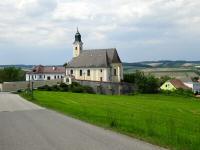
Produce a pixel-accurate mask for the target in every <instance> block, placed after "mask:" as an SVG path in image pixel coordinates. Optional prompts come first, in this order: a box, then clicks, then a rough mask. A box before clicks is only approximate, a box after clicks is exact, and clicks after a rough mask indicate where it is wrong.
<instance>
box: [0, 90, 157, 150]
mask: <svg viewBox="0 0 200 150" xmlns="http://www.w3.org/2000/svg"><path fill="white" fill-rule="evenodd" d="M158 149H161V148H159V147H156V146H153V145H151V144H148V143H145V142H142V141H139V140H135V139H132V138H129V137H127V136H124V135H121V134H117V133H114V132H112V131H108V130H104V129H102V128H99V127H95V126H93V125H90V124H87V123H84V122H81V121H79V120H76V119H72V118H70V117H66V116H64V115H61V114H58V113H56V112H54V111H50V110H47V109H44V108H41V107H39V106H36V105H34V104H32V103H30V102H27V101H25V100H23V99H22V98H20V97H19V96H18V95H13V94H9V93H0V150H158Z"/></svg>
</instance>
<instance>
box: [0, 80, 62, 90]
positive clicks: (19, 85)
mask: <svg viewBox="0 0 200 150" xmlns="http://www.w3.org/2000/svg"><path fill="white" fill-rule="evenodd" d="M61 82H62V80H48V81H33V88H38V87H40V86H44V85H49V86H52V85H56V84H59V83H61ZM30 86H32V82H29V81H20V82H4V83H2V84H0V91H1V92H16V91H18V90H25V89H27V88H29V87H30Z"/></svg>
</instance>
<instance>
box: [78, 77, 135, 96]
mask: <svg viewBox="0 0 200 150" xmlns="http://www.w3.org/2000/svg"><path fill="white" fill-rule="evenodd" d="M76 82H78V83H80V84H81V85H87V86H90V87H92V88H93V90H94V91H95V93H98V94H108V95H121V94H130V93H132V92H133V91H134V90H135V87H134V86H133V85H132V84H129V83H125V82H120V83H118V82H98V81H84V80H76Z"/></svg>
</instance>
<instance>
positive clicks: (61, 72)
mask: <svg viewBox="0 0 200 150" xmlns="http://www.w3.org/2000/svg"><path fill="white" fill-rule="evenodd" d="M64 76H65V68H64V67H55V66H48V67H47V66H42V65H39V66H36V67H34V68H33V69H32V70H31V71H29V72H27V73H26V81H32V80H36V81H42V80H55V79H62V78H64Z"/></svg>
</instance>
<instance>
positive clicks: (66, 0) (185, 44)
mask: <svg viewBox="0 0 200 150" xmlns="http://www.w3.org/2000/svg"><path fill="white" fill-rule="evenodd" d="M199 8H200V1H199V0H1V1H0V64H46V65H47V64H48V65H50V64H63V63H64V62H65V61H69V60H70V58H71V57H72V43H73V40H74V34H75V32H76V27H77V26H78V27H79V31H80V32H81V34H82V40H83V42H84V48H85V49H92V48H112V47H116V48H117V49H118V52H119V54H120V56H121V59H122V60H123V61H126V62H136V61H143V60H163V59H164V60H200V9H199Z"/></svg>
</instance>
